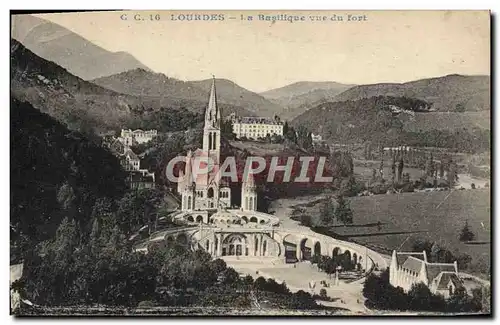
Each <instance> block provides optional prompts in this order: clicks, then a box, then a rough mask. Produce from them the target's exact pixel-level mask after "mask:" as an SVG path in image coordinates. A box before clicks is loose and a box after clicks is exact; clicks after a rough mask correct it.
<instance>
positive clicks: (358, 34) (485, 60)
mask: <svg viewBox="0 0 500 325" xmlns="http://www.w3.org/2000/svg"><path fill="white" fill-rule="evenodd" d="M123 13H124V12H98V13H96V12H92V13H77V14H75V13H61V14H44V15H39V17H41V18H44V19H47V20H50V21H52V22H55V23H57V24H60V25H62V26H64V27H66V28H68V29H70V30H72V31H74V32H76V33H78V34H80V35H82V36H83V37H85V38H86V39H88V40H90V41H92V42H94V43H95V44H97V45H99V46H101V47H103V48H105V49H107V50H110V51H126V52H129V53H131V54H132V55H134V56H135V57H136V58H137V59H138V60H140V61H141V62H142V63H144V64H145V65H146V66H148V67H150V68H151V69H152V70H154V71H156V72H162V73H164V74H166V75H168V76H170V77H175V78H178V79H181V80H198V79H206V78H210V77H211V75H212V74H215V75H216V77H217V78H227V79H231V80H233V81H235V82H236V83H238V84H239V85H241V86H243V87H245V88H247V89H249V90H252V91H257V92H260V91H264V90H268V89H271V88H275V87H281V86H284V85H286V84H289V83H292V82H296V81H304V80H305V81H337V82H342V83H351V84H369V83H379V82H405V81H411V80H415V79H420V78H427V77H435V76H442V75H446V74H451V73H459V74H469V75H471V74H489V73H490V20H489V12H488V11H362V12H361V11H322V12H311V11H302V12H290V11H288V12H269V11H268V12H265V11H263V12H260V13H262V14H266V15H276V14H280V13H283V14H288V15H291V14H292V15H304V16H306V21H305V22H293V23H290V22H286V21H277V22H275V23H271V22H268V21H259V20H258V19H257V17H254V20H253V21H251V22H248V21H241V20H240V14H245V15H254V16H256V15H257V14H259V12H255V11H253V12H236V11H233V12H223V11H220V12H216V11H211V12H209V13H210V14H212V13H225V18H226V19H225V20H224V21H211V22H204V21H189V22H186V21H184V22H180V21H172V20H171V14H172V13H173V14H176V15H177V14H181V13H183V14H187V13H199V14H202V13H204V12H193V11H177V12H167V11H157V12H144V11H130V12H126V13H127V15H128V20H126V21H125V20H122V19H120V16H121V15H122V14H123ZM136 13H139V14H141V15H142V16H141V17H149V15H150V14H153V15H155V14H159V15H160V19H161V20H160V21H151V20H145V21H134V20H133V16H134V14H136ZM318 14H319V15H321V16H327V17H328V21H325V22H311V21H309V16H311V15H318ZM333 14H336V15H337V16H343V17H344V21H343V22H340V21H337V22H335V21H331V20H329V19H330V17H331V16H332V15H333ZM348 14H355V15H366V19H367V21H362V22H349V21H347V15H348ZM229 16H233V17H235V18H236V19H228V17H229Z"/></svg>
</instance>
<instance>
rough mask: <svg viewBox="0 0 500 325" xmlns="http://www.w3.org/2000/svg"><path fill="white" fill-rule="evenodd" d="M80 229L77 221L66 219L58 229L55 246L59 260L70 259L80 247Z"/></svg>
mask: <svg viewBox="0 0 500 325" xmlns="http://www.w3.org/2000/svg"><path fill="white" fill-rule="evenodd" d="M78 238H79V234H78V228H77V226H76V222H75V219H71V221H70V220H69V219H68V218H64V219H63V221H62V222H61V224H60V225H59V228H57V232H56V238H55V241H54V244H53V247H54V251H55V253H56V258H57V259H68V258H70V257H71V255H72V254H73V252H74V250H75V249H76V248H77V246H78Z"/></svg>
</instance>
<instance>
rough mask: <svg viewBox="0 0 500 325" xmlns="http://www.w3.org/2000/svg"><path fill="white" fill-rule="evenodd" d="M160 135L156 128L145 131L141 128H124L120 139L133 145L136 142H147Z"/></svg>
mask: <svg viewBox="0 0 500 325" xmlns="http://www.w3.org/2000/svg"><path fill="white" fill-rule="evenodd" d="M157 135H158V131H156V130H148V131H143V130H141V129H137V130H124V129H122V132H121V135H120V139H121V141H122V142H123V143H124V144H125V145H127V146H133V145H136V144H141V143H146V142H149V141H151V140H153V138H154V137H156V136H157Z"/></svg>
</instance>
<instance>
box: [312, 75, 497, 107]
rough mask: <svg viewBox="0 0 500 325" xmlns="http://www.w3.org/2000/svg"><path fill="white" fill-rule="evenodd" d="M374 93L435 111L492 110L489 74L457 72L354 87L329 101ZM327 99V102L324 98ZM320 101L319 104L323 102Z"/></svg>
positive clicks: (374, 94) (367, 96)
mask: <svg viewBox="0 0 500 325" xmlns="http://www.w3.org/2000/svg"><path fill="white" fill-rule="evenodd" d="M373 96H395V97H398V96H405V97H410V98H417V99H422V100H425V101H427V102H430V103H433V107H432V108H433V109H434V110H436V111H456V110H457V105H463V107H464V110H465V111H482V110H489V109H490V97H491V96H490V77H489V76H465V75H458V74H451V75H446V76H443V77H436V78H429V79H421V80H416V81H411V82H406V83H381V84H373V85H360V86H355V87H352V88H350V89H348V90H346V91H344V92H342V93H340V94H339V95H337V96H335V97H334V98H333V100H330V101H339V102H340V101H346V100H358V99H361V98H370V97H373ZM322 102H325V101H322ZM322 102H321V101H320V102H317V103H316V105H319V104H321V103H322Z"/></svg>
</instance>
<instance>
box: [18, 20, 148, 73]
mask: <svg viewBox="0 0 500 325" xmlns="http://www.w3.org/2000/svg"><path fill="white" fill-rule="evenodd" d="M11 31H12V38H14V39H16V40H17V41H19V42H20V43H22V44H23V45H24V46H25V47H27V48H28V49H29V50H31V51H32V52H33V53H35V54H36V55H38V56H40V57H42V58H44V59H46V60H49V61H52V62H55V63H57V64H58V65H60V66H61V67H63V68H65V69H66V70H68V71H69V72H70V73H71V74H73V75H75V76H78V77H80V78H82V79H84V80H90V79H95V78H99V77H103V76H108V75H113V74H116V73H120V72H123V71H127V70H131V69H136V68H141V69H145V70H149V68H148V67H146V66H145V65H144V64H142V63H141V62H139V61H138V60H137V59H136V58H134V57H133V56H132V55H131V54H129V53H127V52H110V51H107V50H105V49H103V48H102V47H100V46H97V45H95V44H94V43H92V42H91V41H89V40H87V39H85V38H83V37H82V36H80V35H78V34H76V33H74V32H72V31H70V30H68V29H66V28H64V27H62V26H61V25H58V24H55V23H52V22H50V21H47V20H45V19H42V18H39V17H35V16H31V15H13V16H12V28H11Z"/></svg>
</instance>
